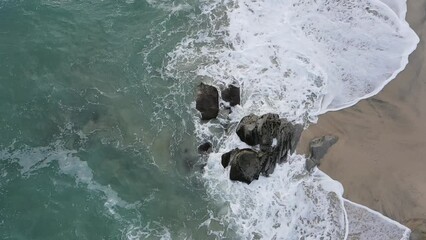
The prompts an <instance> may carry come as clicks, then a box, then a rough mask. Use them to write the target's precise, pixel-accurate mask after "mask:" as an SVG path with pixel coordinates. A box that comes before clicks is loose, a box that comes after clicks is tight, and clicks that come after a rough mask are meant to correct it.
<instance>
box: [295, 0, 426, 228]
mask: <svg viewBox="0 0 426 240" xmlns="http://www.w3.org/2000/svg"><path fill="white" fill-rule="evenodd" d="M407 20H408V22H409V23H410V26H411V27H412V28H413V29H414V30H415V31H416V33H417V34H418V35H419V37H420V39H421V41H420V43H419V45H418V47H417V49H416V51H415V52H414V53H413V54H411V56H410V58H409V61H410V62H409V64H408V65H407V67H406V69H405V70H404V71H403V72H401V73H400V74H399V75H398V76H397V78H396V79H394V80H393V81H391V82H390V83H389V84H388V85H387V86H386V87H385V88H384V89H383V90H382V91H381V92H380V93H379V94H378V95H376V96H374V97H372V98H369V99H367V100H363V101H360V102H359V103H358V104H356V105H355V106H353V107H351V108H348V109H345V110H341V111H337V112H329V113H326V114H324V115H322V116H320V118H319V121H318V124H316V125H312V126H310V127H309V128H308V129H307V130H306V131H305V132H304V135H303V136H302V141H301V144H300V146H299V150H298V151H299V152H301V151H302V152H304V151H303V150H304V149H306V146H307V142H308V141H309V140H310V139H312V138H313V137H315V136H322V135H324V134H333V135H336V136H338V137H339V141H338V142H337V143H336V144H335V145H334V146H333V147H332V148H330V150H329V152H328V154H327V155H326V156H325V158H324V159H323V160H322V163H321V166H320V169H321V170H323V171H324V172H326V173H327V174H328V175H330V176H331V177H332V178H334V179H336V180H337V181H339V182H341V183H342V184H343V186H344V188H345V195H344V196H345V197H346V198H348V199H349V200H351V201H354V202H356V203H360V204H362V205H365V206H367V207H369V208H371V209H374V210H376V211H379V212H381V213H382V214H384V215H386V216H388V217H390V218H392V219H395V220H396V221H399V222H401V223H407V221H408V220H410V219H425V218H426V63H425V61H424V58H425V56H426V49H425V42H424V40H426V24H425V21H426V0H408V14H407Z"/></svg>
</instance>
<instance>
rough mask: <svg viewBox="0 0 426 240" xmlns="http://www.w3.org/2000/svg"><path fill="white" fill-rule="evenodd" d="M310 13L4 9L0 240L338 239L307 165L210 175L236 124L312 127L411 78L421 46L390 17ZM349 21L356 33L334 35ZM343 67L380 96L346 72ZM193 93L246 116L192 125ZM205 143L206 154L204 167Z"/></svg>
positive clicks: (332, 189)
mask: <svg viewBox="0 0 426 240" xmlns="http://www.w3.org/2000/svg"><path fill="white" fill-rule="evenodd" d="M387 2H389V3H388V4H390V2H391V1H387ZM315 3H316V4H311V3H310V2H309V1H296V0H292V1H287V2H275V1H272V0H271V1H259V3H256V2H250V1H239V2H233V1H192V0H186V1H184V0H180V1H166V0H159V1H154V0H149V1H136V0H135V1H95V2H92V3H86V2H78V1H3V2H1V3H0V61H1V62H0V115H1V119H0V121H1V122H0V136H1V138H0V219H1V220H0V237H1V238H2V239H58V238H59V239H170V238H173V239H209V238H210V239H226V238H228V239H241V238H244V239H245V238H247V239H253V238H254V239H259V238H266V239H269V238H274V237H277V238H279V239H282V238H285V239H293V238H297V237H298V236H299V235H303V234H304V235H305V237H306V238H307V239H315V237H318V236H319V235H320V234H324V236H325V237H329V238H330V237H331V238H333V237H334V238H336V237H339V238H344V237H345V236H346V235H347V219H346V213H345V210H344V208H343V200H342V197H341V195H342V191H343V190H342V188H341V185H340V184H339V183H337V182H335V181H333V180H331V179H330V178H328V177H327V176H325V175H324V174H322V173H315V174H314V175H309V174H307V173H306V172H305V171H304V166H303V161H304V158H303V156H298V155H294V156H292V158H291V160H290V161H289V163H288V164H285V165H283V166H280V167H278V168H277V170H276V173H275V174H274V175H273V176H271V178H261V179H260V180H259V181H258V182H256V183H255V184H251V185H249V186H246V185H244V184H240V183H236V184H233V183H231V182H230V181H229V180H228V179H227V171H228V170H229V169H228V170H223V168H221V166H220V163H219V160H218V158H220V153H222V152H224V151H226V150H229V149H230V148H233V147H236V146H239V143H238V142H237V141H238V139H236V137H235V134H230V133H231V132H232V129H233V127H235V123H236V122H238V121H239V119H240V118H241V117H242V116H243V115H245V114H247V113H250V112H255V113H257V114H261V113H265V112H271V111H272V112H277V113H279V114H280V116H281V117H287V118H288V119H290V120H295V121H299V122H304V123H306V124H307V123H309V121H315V119H316V117H317V114H318V113H319V112H324V111H327V110H330V109H336V108H341V107H345V106H347V105H351V104H353V103H354V102H356V101H358V100H359V99H360V98H363V97H366V96H367V95H369V94H373V93H374V92H376V91H379V90H380V88H381V87H383V85H384V84H385V83H386V82H387V81H389V80H390V79H391V78H392V77H394V74H396V73H397V72H399V71H400V70H402V68H403V67H404V66H405V64H406V58H407V55H408V54H409V53H410V52H411V51H412V50H413V49H414V47H415V43H416V40H417V39H416V37H415V35H413V34H412V32H411V31H410V30H411V29H409V28H408V25H406V23H405V22H404V21H403V19H404V14H405V13H404V9H403V8H402V9H398V7H401V6H400V5H395V6H393V5H392V6H393V8H392V9H391V8H389V7H388V6H387V5H385V4H383V3H382V2H380V1H374V2H373V4H367V3H365V1H361V2H360V3H356V2H353V3H352V2H351V3H350V4H348V5H344V4H343V5H339V4H335V5H331V6H330V3H329V2H328V1H319V2H315ZM363 4H364V5H363ZM367 5H368V7H369V8H368V9H367V8H365V7H366V6H367ZM390 5H391V4H390ZM390 5H389V6H390ZM327 7H332V9H337V10H336V11H334V12H333V11H332V12H331V13H330V14H329V13H324V12H326V10H327V9H328V8H327ZM354 8H356V9H357V11H351V10H350V9H354ZM370 8H373V10H374V11H370ZM365 9H367V10H368V11H365ZM302 10H303V11H305V10H306V13H309V14H307V15H306V16H307V17H303V16H304V15H303V14H300V13H301V12H302ZM251 13H253V14H251ZM254 13H256V14H254ZM352 13H355V14H354V17H359V19H360V21H355V20H353V19H349V20H348V23H346V22H345V21H342V19H346V17H347V16H346V15H349V17H350V16H351V14H352ZM373 13H374V14H373ZM376 13H380V14H376ZM345 14H346V15H345ZM330 17H333V18H332V19H333V24H338V23H340V22H343V25H342V26H340V27H341V28H333V27H331V26H334V25H333V24H330V23H329V22H328V21H327V19H329V18H330ZM319 20H323V21H324V22H320V23H321V24H319V25H315V23H317V22H319ZM249 23H250V24H249ZM275 23H276V24H277V25H274V24H275ZM247 24H249V25H250V26H249V25H247ZM345 24H349V25H345ZM264 26H267V27H266V28H264ZM347 26H351V27H353V29H355V30H356V31H355V32H356V33H363V34H358V35H359V36H361V37H360V38H359V39H358V38H356V36H357V35H356V34H352V35H350V34H349V35H345V34H347V33H348V31H347V30H345V27H347ZM370 26H374V27H376V29H380V31H378V32H375V31H371V30H372V29H371V28H370ZM364 27H365V29H364ZM317 28H318V29H319V30H318V29H317ZM277 29H279V31H276V30H277ZM340 29H343V30H340ZM383 29H384V30H383ZM323 31H325V32H326V33H327V34H321V33H322V32H323ZM349 32H351V31H349ZM364 32H367V33H368V34H364ZM333 34H334V35H333ZM377 34H378V35H379V36H382V37H381V38H379V39H376V40H375V41H371V43H370V42H369V41H370V40H372V38H373V37H374V36H376V35H377ZM410 34H411V35H410ZM342 36H345V41H343V43H340V44H335V45H333V44H334V43H335V42H336V38H337V37H342ZM354 36H355V40H354V41H353V42H352V41H351V40H350V39H351V38H353V37H354ZM294 39H297V41H295V40H294ZM319 40H321V41H319ZM317 41H318V42H317ZM382 43H386V44H385V45H384V46H381V44H382ZM305 46H309V47H305ZM377 46H381V47H380V48H378V47H377ZM395 46H398V47H395ZM336 49H338V50H342V49H344V50H345V52H348V53H347V55H345V54H342V55H341V56H339V55H337V54H335V52H334V51H336ZM366 53H372V54H371V55H370V54H366ZM353 56H358V57H359V58H357V59H358V61H357V62H356V63H357V64H358V67H359V68H362V67H363V66H368V67H369V68H368V70H371V71H373V70H374V73H375V75H374V78H372V79H373V80H374V81H367V80H365V79H364V77H365V72H363V71H353V68H352V65H351V64H350V62H348V61H347V60H345V57H346V58H347V57H353ZM381 57H383V58H385V59H386V61H383V63H382V62H379V63H377V62H376V61H377V59H380V58H381ZM372 62H375V63H376V64H373V65H372V66H371V63H372ZM336 66H337V67H336ZM342 76H345V77H342ZM341 78H343V79H341ZM364 80H365V81H366V82H367V83H365V82H364ZM200 81H206V82H209V83H214V84H216V85H217V86H220V87H222V86H224V85H226V84H229V83H232V82H234V83H236V84H238V85H240V86H241V88H242V92H243V95H242V104H241V106H237V107H236V108H235V109H233V113H232V114H230V115H229V116H228V115H227V114H226V113H225V112H222V113H221V115H220V117H219V118H218V120H215V121H212V122H211V123H209V124H205V123H201V122H199V121H198V118H197V115H196V112H195V111H194V109H193V99H194V94H193V91H194V90H193V89H194V86H195V85H196V84H197V83H198V82H200ZM339 93H350V94H347V95H346V94H340V95H339ZM222 104H225V103H222ZM226 132H228V133H226ZM206 138H208V139H209V140H211V141H212V142H213V143H214V146H215V152H216V153H214V154H211V155H210V157H202V158H200V156H198V155H197V153H196V146H197V141H198V142H199V141H202V140H204V139H206ZM204 166H205V167H204ZM203 167H204V168H203ZM282 186H286V187H285V188H283V187H282ZM299 216H300V217H299ZM324 229H326V230H324Z"/></svg>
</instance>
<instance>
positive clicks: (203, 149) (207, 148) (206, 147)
mask: <svg viewBox="0 0 426 240" xmlns="http://www.w3.org/2000/svg"><path fill="white" fill-rule="evenodd" d="M212 147H213V146H212V144H211V143H210V142H205V143H203V144H201V145H200V146H198V153H200V154H203V153H211V152H212V150H213V149H212Z"/></svg>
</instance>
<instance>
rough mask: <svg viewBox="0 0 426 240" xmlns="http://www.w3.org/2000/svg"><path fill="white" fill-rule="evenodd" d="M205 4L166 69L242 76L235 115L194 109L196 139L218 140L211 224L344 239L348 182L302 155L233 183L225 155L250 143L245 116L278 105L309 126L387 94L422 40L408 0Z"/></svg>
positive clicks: (192, 77) (211, 161)
mask: <svg viewBox="0 0 426 240" xmlns="http://www.w3.org/2000/svg"><path fill="white" fill-rule="evenodd" d="M200 11H201V14H200V15H197V16H196V17H195V16H194V19H193V25H194V26H193V30H192V32H191V33H189V35H188V36H187V37H186V38H185V39H184V40H183V41H182V42H181V43H180V44H179V46H177V48H176V49H175V50H174V51H173V52H172V53H170V56H169V61H168V62H167V64H166V66H165V74H166V75H167V76H169V77H172V78H177V79H179V83H177V84H181V83H182V81H183V82H192V83H193V86H195V85H196V84H197V83H198V82H201V81H203V82H207V83H210V84H214V85H216V86H218V87H219V88H223V87H224V86H226V85H228V84H236V85H238V86H239V87H240V88H241V94H242V95H241V105H240V106H236V107H234V108H233V109H232V113H231V114H229V115H227V114H225V113H220V115H219V118H218V120H216V121H210V122H209V123H202V122H201V121H200V120H199V118H198V117H194V122H195V128H196V130H195V131H196V134H197V137H198V139H199V140H200V141H203V140H205V139H209V140H210V141H212V142H213V143H214V144H215V146H217V148H216V152H215V153H213V154H211V155H210V156H209V158H208V160H207V165H206V167H205V172H204V174H203V179H204V181H205V185H206V187H207V189H208V192H209V194H210V197H211V199H214V200H216V201H217V203H218V204H219V205H221V206H223V211H221V212H220V213H217V214H212V216H211V218H210V219H209V220H208V221H206V222H204V223H203V224H204V225H206V226H208V227H209V226H210V228H211V229H212V231H211V233H212V234H214V235H215V236H218V237H220V238H224V237H227V236H228V235H227V232H226V229H227V228H231V229H233V230H234V231H235V232H236V233H237V234H238V235H239V236H240V237H241V239H299V237H300V236H303V237H304V239H319V238H320V237H323V238H322V239H344V238H346V236H347V234H348V221H347V214H346V211H345V207H344V202H343V198H342V194H343V189H342V186H341V185H340V184H339V183H337V182H335V181H334V180H332V179H330V178H329V177H328V176H327V175H325V174H324V173H322V172H320V171H317V172H315V173H314V174H309V173H307V172H306V171H305V170H304V157H303V156H300V155H292V156H291V157H290V159H289V162H288V163H286V164H283V165H282V166H279V167H277V169H276V170H275V173H274V174H272V175H271V176H270V177H268V178H264V177H261V178H260V179H259V180H258V181H255V182H253V183H252V184H250V185H246V184H242V183H233V182H231V181H230V180H229V179H228V175H229V169H223V167H222V166H221V164H220V156H221V154H223V153H225V152H227V151H229V150H231V149H233V148H235V147H244V146H245V145H244V144H243V143H240V141H239V139H238V137H237V136H236V134H235V131H234V129H235V124H236V123H238V122H239V121H240V119H241V118H242V117H243V116H245V115H248V114H250V113H254V114H257V115H260V114H265V113H269V112H272V113H278V114H279V115H280V117H282V118H287V119H289V120H291V121H296V122H299V123H303V124H305V125H307V124H309V123H311V122H315V121H316V119H317V117H318V115H319V114H321V113H325V112H327V111H331V110H338V109H342V108H345V107H348V106H351V105H353V104H355V103H356V102H358V101H359V100H361V99H364V98H367V97H369V96H372V95H374V94H376V93H377V92H379V91H380V90H381V89H382V88H383V87H384V86H385V85H386V84H387V83H388V82H389V81H390V80H392V79H393V78H394V77H395V76H396V75H397V74H398V73H399V72H400V71H402V70H403V69H404V68H405V66H406V64H407V63H408V55H409V54H410V53H411V52H412V51H414V49H415V48H416V45H417V43H418V41H419V39H418V37H417V35H416V34H415V33H414V31H413V30H412V29H411V28H410V27H409V25H408V23H407V22H406V21H405V14H406V3H405V2H404V1H396V0H383V1H380V0H348V1H334V0H332V1H331V0H287V1H278V0H260V1H251V0H235V1H232V0H223V1H219V0H217V1H202V2H201V5H200ZM221 104H226V103H223V102H222V103H221ZM224 125H226V126H229V127H224ZM212 222H215V224H216V225H217V223H219V225H220V226H221V227H219V228H218V227H217V226H216V225H215V224H212ZM228 225H229V226H228Z"/></svg>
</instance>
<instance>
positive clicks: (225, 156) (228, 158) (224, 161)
mask: <svg viewBox="0 0 426 240" xmlns="http://www.w3.org/2000/svg"><path fill="white" fill-rule="evenodd" d="M238 150H240V149H238V148H236V149H234V150H231V151H229V152H227V153H224V154H222V166H223V167H224V168H226V167H227V166H228V165H229V162H230V161H231V157H232V154H234V153H236V152H237V151H238Z"/></svg>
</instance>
